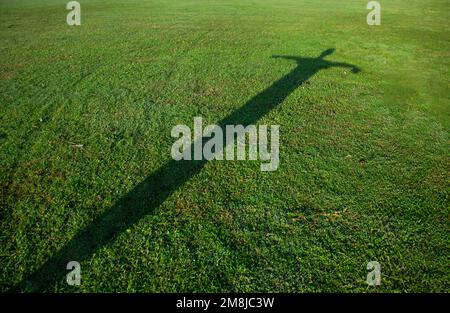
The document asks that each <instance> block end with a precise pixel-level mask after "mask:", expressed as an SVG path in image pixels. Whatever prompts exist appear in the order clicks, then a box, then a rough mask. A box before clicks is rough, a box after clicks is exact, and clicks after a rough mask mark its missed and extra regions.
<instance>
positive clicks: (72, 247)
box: [14, 49, 360, 291]
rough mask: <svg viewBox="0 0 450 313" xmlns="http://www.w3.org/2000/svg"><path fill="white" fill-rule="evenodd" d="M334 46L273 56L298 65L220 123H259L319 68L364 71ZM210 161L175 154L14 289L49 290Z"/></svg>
mask: <svg viewBox="0 0 450 313" xmlns="http://www.w3.org/2000/svg"><path fill="white" fill-rule="evenodd" d="M333 52H334V49H329V50H326V51H324V52H323V53H322V54H321V55H320V56H319V57H317V58H302V57H294V56H274V58H283V59H287V60H293V61H295V62H296V63H297V66H296V67H295V68H294V69H293V70H292V71H291V72H289V73H288V74H286V75H285V76H284V77H282V78H281V79H280V80H278V81H276V82H274V83H273V84H272V85H271V86H269V87H268V88H267V89H266V90H264V91H262V92H261V93H259V94H258V95H256V96H255V97H253V98H252V99H250V100H249V101H248V102H247V103H245V104H244V105H243V106H242V107H241V108H239V109H238V110H236V111H234V112H233V113H232V114H230V115H229V116H227V117H225V118H224V119H222V120H221V121H219V122H218V123H216V124H217V125H218V126H220V127H222V128H224V127H225V126H226V125H244V126H247V125H251V124H256V122H257V121H258V120H259V119H261V118H262V117H263V116H264V115H266V114H267V113H268V112H269V111H271V110H272V109H273V108H275V107H276V106H278V105H279V104H281V103H282V102H283V101H284V100H285V99H286V98H287V97H288V96H289V95H290V94H291V93H292V92H293V91H294V90H295V89H296V88H298V87H299V86H300V85H301V84H303V83H304V82H306V81H307V80H308V79H309V78H311V77H312V76H313V75H314V74H316V73H317V72H318V71H320V70H324V69H328V68H331V67H345V68H350V69H351V70H352V72H354V73H357V72H359V71H360V69H359V68H358V67H356V66H354V65H350V64H347V63H336V62H330V61H326V60H324V58H325V57H326V56H328V55H330V54H332V53H333ZM174 126H175V125H174ZM206 162H207V161H174V160H172V161H169V162H167V163H166V164H165V165H163V166H162V167H161V168H160V169H159V170H157V171H156V172H155V173H152V174H151V175H150V176H148V177H147V178H146V179H145V180H144V181H143V182H141V183H140V184H139V185H137V186H136V187H135V188H134V189H133V190H132V191H131V192H129V193H128V194H127V195H125V196H124V197H123V198H122V199H120V200H119V201H118V202H117V203H116V204H115V205H114V206H112V207H111V208H110V209H108V210H107V211H106V212H105V213H103V214H102V215H101V216H99V217H98V218H96V219H95V220H94V221H93V222H92V223H91V224H90V225H89V226H88V227H86V228H85V229H83V230H81V231H80V232H79V233H78V234H77V235H76V236H74V238H72V239H71V240H70V241H69V242H68V243H67V244H66V245H65V246H64V247H63V248H62V249H61V250H60V251H58V252H57V253H56V254H55V255H54V256H52V257H51V258H50V259H49V260H47V261H46V262H45V263H44V264H43V265H42V266H41V267H40V268H38V269H37V270H36V271H35V272H34V273H32V274H31V275H29V276H28V277H26V278H25V279H23V280H22V282H20V283H19V284H18V285H17V286H16V287H15V288H14V289H15V290H16V291H45V290H51V288H52V287H53V286H54V284H55V282H56V281H58V280H62V279H63V278H64V274H65V273H66V272H67V270H66V264H67V263H68V262H70V261H78V262H82V261H83V260H86V259H88V258H89V257H90V256H91V255H92V254H93V253H94V252H95V251H96V250H97V249H99V248H101V247H102V246H104V245H106V244H107V243H109V242H110V241H111V240H113V239H114V237H116V236H117V235H118V234H120V233H121V232H123V231H125V230H126V229H128V228H129V227H131V226H132V225H133V224H135V223H136V222H138V221H139V220H140V219H141V218H142V217H143V216H145V215H148V214H152V212H153V211H154V210H155V208H157V207H158V206H159V205H161V204H162V203H163V202H164V201H165V200H166V199H167V198H168V197H169V196H170V195H171V194H172V193H174V192H175V191H176V190H177V189H178V188H180V187H181V186H182V185H183V184H184V183H186V182H187V181H188V180H189V179H191V178H192V177H194V176H195V175H196V174H197V173H198V172H200V170H201V169H202V168H203V166H204V165H205V164H206Z"/></svg>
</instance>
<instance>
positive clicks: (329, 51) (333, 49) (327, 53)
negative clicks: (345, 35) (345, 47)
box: [319, 48, 336, 59]
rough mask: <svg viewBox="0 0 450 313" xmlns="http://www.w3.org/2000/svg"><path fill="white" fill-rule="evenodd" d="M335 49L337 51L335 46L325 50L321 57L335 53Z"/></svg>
mask: <svg viewBox="0 0 450 313" xmlns="http://www.w3.org/2000/svg"><path fill="white" fill-rule="evenodd" d="M334 51H336V49H335V48H330V49H327V50H325V51H324V52H322V53H321V54H320V56H319V59H323V58H325V57H327V56H329V55H332V54H333V53H334Z"/></svg>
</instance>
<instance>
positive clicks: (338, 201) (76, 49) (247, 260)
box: [0, 0, 450, 292]
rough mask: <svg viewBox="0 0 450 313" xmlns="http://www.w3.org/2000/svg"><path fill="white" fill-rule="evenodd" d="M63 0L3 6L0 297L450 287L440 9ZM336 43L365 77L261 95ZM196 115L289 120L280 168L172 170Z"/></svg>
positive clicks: (307, 68) (445, 62) (224, 0)
mask: <svg viewBox="0 0 450 313" xmlns="http://www.w3.org/2000/svg"><path fill="white" fill-rule="evenodd" d="M66 3H67V2H66V1H61V0H58V1H56V0H45V1H31V0H20V1H12V0H2V1H1V2H0V42H1V44H0V105H1V107H0V108H1V109H0V113H1V115H0V147H1V148H0V156H1V157H0V182H1V202H0V205H1V211H0V214H1V216H0V219H1V226H0V240H1V241H0V242H1V243H0V260H1V264H0V278H1V279H0V286H1V287H0V288H1V290H2V291H11V290H16V291H17V290H19V291H62V292H78V291H80V292H108V291H126V292H134V291H138V292H193V291H195V292H232V291H233V292H269V291H271V292H316V291H327V292H335V291H341V292H366V291H368V292H380V291H382V292H386V291H395V292H399V291H400V292H404V291H408V292H423V291H433V292H435V291H441V292H442V291H448V288H449V285H450V279H449V278H450V273H449V267H448V260H449V259H448V256H449V248H450V247H449V205H448V204H449V203H448V172H449V158H448V155H449V149H448V130H449V124H448V121H449V104H450V101H449V97H448V95H449V78H450V74H449V68H450V64H449V63H450V62H449V60H450V59H449V54H450V53H449V51H450V43H449V38H450V36H449V35H450V34H449V28H448V20H449V18H450V13H449V12H450V10H449V9H450V7H449V3H448V1H447V0H428V1H419V0H390V1H381V4H382V25H381V26H379V27H369V26H368V25H367V23H366V15H367V13H368V11H367V10H366V4H367V2H366V1H362V0H352V1H341V0H321V1H308V0H239V1H237V0H170V1H162V0H161V1H157V0H139V1H138V0H129V1H125V0H109V1H106V0H105V1H101V0H90V1H83V0H81V1H80V3H81V13H82V20H81V21H82V25H81V26H79V27H70V26H68V25H67V24H66V15H67V13H68V11H67V10H66V9H65V6H66ZM332 48H334V49H336V50H335V52H334V53H333V54H331V55H330V56H328V57H326V58H325V59H326V60H327V61H330V62H345V63H348V64H353V65H355V66H357V67H358V68H360V69H361V71H360V72H359V73H352V72H351V70H350V69H349V68H344V67H332V68H329V69H316V68H315V66H316V64H315V63H314V62H312V63H311V62H309V63H308V62H306V63H304V64H303V65H302V64H300V67H299V71H300V73H297V74H296V75H305V76H304V77H303V78H308V80H307V81H305V82H304V83H303V84H301V85H300V86H299V87H298V88H296V89H295V90H293V91H291V92H289V94H288V96H287V97H286V98H285V99H279V100H280V103H273V102H274V100H276V99H277V93H278V92H280V88H278V89H276V90H275V91H274V94H273V95H271V96H267V92H266V93H264V91H267V90H269V91H271V90H273V89H270V88H271V86H274V84H275V86H278V85H276V82H277V81H280V80H282V82H283V83H284V82H286V84H289V83H292V81H291V80H292V79H294V78H295V77H294V78H292V77H291V76H286V75H287V74H288V73H289V72H291V71H292V70H293V69H294V68H296V66H297V63H296V62H295V61H292V60H287V59H282V58H273V56H274V55H290V56H296V57H300V58H316V57H318V56H319V55H320V54H321V53H322V52H323V51H325V50H327V49H332ZM302 66H303V68H302ZM303 70H304V73H309V74H311V75H310V76H311V77H306V76H308V75H307V74H301V71H303ZM283 79H284V80H283ZM278 87H279V86H278ZM261 94H262V95H263V97H267V99H266V100H267V102H270V103H267V105H270V106H273V108H272V110H270V111H267V112H263V111H258V110H259V109H258V108H257V109H256V111H258V112H257V114H253V113H252V111H251V110H246V109H245V106H246V105H247V107H248V104H249V103H250V104H252V105H255V104H258V105H262V103H263V102H264V100H265V99H260V98H261V97H259V98H258V95H261ZM255 97H256V98H255ZM252 99H259V100H258V101H259V102H255V101H254V100H252ZM252 101H253V102H252ZM277 101H278V100H277ZM275 104H276V105H275ZM243 107H244V109H242V108H243ZM240 109H241V110H240ZM240 112H241V113H242V116H239V113H240ZM195 116H202V117H203V119H204V124H205V125H206V124H207V123H218V122H219V121H229V120H230V118H231V120H233V121H240V120H244V121H251V122H253V124H257V125H262V124H267V125H280V167H279V168H278V170H277V171H275V172H261V171H260V164H261V162H259V161H213V162H208V163H206V164H204V165H202V167H200V168H195V169H192V168H190V166H191V165H189V164H186V163H180V164H179V165H174V164H175V163H174V162H171V156H170V149H171V145H172V143H173V142H174V139H173V138H171V136H170V131H171V129H172V127H174V126H175V125H177V124H187V125H189V126H190V127H192V126H193V118H194V117H195ZM227 119H228V120H227ZM193 166H194V165H193ZM71 260H75V261H79V262H80V263H81V269H82V284H81V286H79V287H73V286H68V285H67V283H66V281H65V273H66V272H67V271H66V269H65V264H66V263H67V262H68V261H71ZM369 261H378V262H379V263H380V264H381V275H382V278H381V279H382V280H381V286H379V287H369V286H368V285H367V283H366V277H367V273H368V270H367V269H366V266H367V263H368V262H369Z"/></svg>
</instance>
